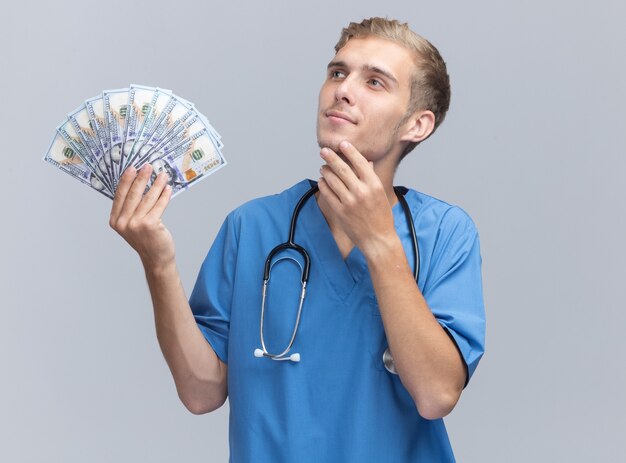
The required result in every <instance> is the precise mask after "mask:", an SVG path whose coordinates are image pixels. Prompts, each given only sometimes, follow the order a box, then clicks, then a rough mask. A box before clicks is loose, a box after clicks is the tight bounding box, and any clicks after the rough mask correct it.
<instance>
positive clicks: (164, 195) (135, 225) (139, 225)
mask: <svg viewBox="0 0 626 463" xmlns="http://www.w3.org/2000/svg"><path fill="white" fill-rule="evenodd" d="M151 175H152V166H151V165H150V164H145V165H144V166H143V167H142V168H141V169H140V170H139V172H137V171H136V170H135V169H134V168H133V167H129V168H128V169H126V171H125V172H124V174H123V175H122V177H121V178H120V183H119V184H118V187H117V191H116V193H115V198H114V200H113V206H112V208H111V217H110V219H109V225H111V228H113V229H114V230H115V231H116V232H117V233H119V234H120V235H121V236H122V238H124V239H125V240H126V241H127V242H128V244H130V245H131V246H132V248H133V249H135V251H137V253H138V254H139V257H140V258H141V260H142V262H143V264H144V267H146V269H148V268H151V269H159V268H164V267H166V266H168V265H171V264H173V263H174V258H175V249H174V240H173V238H172V235H171V234H170V232H169V231H168V230H167V228H165V226H164V225H163V223H162V222H161V217H162V215H163V212H164V211H165V208H166V207H167V205H168V203H169V200H170V198H171V196H172V188H171V187H170V186H169V185H168V184H167V174H166V173H165V172H162V173H160V174H159V175H158V176H157V178H156V180H155V181H154V183H153V184H152V186H151V187H150V189H149V190H148V192H147V193H146V194H145V195H144V191H145V189H146V185H147V184H148V181H149V180H150V176H151Z"/></svg>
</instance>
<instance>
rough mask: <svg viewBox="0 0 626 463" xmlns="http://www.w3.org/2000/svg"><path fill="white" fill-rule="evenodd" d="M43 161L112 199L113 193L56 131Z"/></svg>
mask: <svg viewBox="0 0 626 463" xmlns="http://www.w3.org/2000/svg"><path fill="white" fill-rule="evenodd" d="M43 159H44V161H46V162H48V163H50V164H52V165H53V166H55V167H57V168H58V169H60V170H62V171H63V172H66V173H67V174H69V175H71V176H72V177H74V178H75V179H76V180H78V181H80V182H81V183H84V184H85V185H88V186H90V187H91V188H93V189H94V190H96V191H98V192H100V193H102V194H103V195H105V196H106V197H107V198H111V199H113V194H112V193H111V192H110V191H109V190H108V189H107V188H106V187H105V186H104V183H102V182H101V181H100V179H99V178H98V177H97V176H96V175H95V174H94V173H93V172H92V171H91V169H89V167H87V165H86V164H85V163H84V162H83V160H82V159H81V158H80V156H78V155H77V154H76V151H74V150H73V149H72V148H71V147H70V146H69V144H68V143H67V142H66V141H65V139H64V138H63V137H62V136H61V134H59V133H57V134H56V135H55V137H54V139H53V140H52V143H50V146H49V147H48V151H46V154H45V156H44V158H43Z"/></svg>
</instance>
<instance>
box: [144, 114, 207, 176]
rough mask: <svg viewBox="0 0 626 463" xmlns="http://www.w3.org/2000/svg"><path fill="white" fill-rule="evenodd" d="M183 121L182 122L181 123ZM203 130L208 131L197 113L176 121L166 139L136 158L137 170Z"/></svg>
mask: <svg viewBox="0 0 626 463" xmlns="http://www.w3.org/2000/svg"><path fill="white" fill-rule="evenodd" d="M185 119H186V120H185ZM183 120H184V122H182V121H183ZM203 130H208V129H207V127H206V126H205V125H204V123H203V122H202V120H201V118H200V116H199V115H198V114H197V113H195V112H193V114H192V115H191V117H189V118H188V119H187V118H186V117H185V116H183V118H181V120H179V121H177V122H176V124H174V125H173V127H172V129H171V130H170V133H168V135H167V137H164V138H163V140H161V142H159V143H158V144H156V145H154V146H152V147H151V148H150V149H149V150H148V151H147V152H145V153H144V155H143V156H142V157H139V158H137V160H136V162H135V164H136V166H137V168H140V167H141V166H142V165H143V164H144V163H145V162H146V161H147V160H148V159H154V158H155V157H163V156H165V155H167V154H170V153H171V152H173V151H174V150H175V149H176V148H177V147H178V146H180V145H181V144H183V143H184V142H185V141H188V140H190V139H191V138H192V137H193V136H194V135H195V134H197V133H200V132H201V131H203Z"/></svg>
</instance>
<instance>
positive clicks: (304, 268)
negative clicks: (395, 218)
mask: <svg viewBox="0 0 626 463" xmlns="http://www.w3.org/2000/svg"><path fill="white" fill-rule="evenodd" d="M393 190H394V192H395V194H396V196H397V198H398V201H399V202H400V205H401V206H402V209H403V211H404V215H405V218H406V222H407V224H408V226H409V231H410V233H411V241H412V243H413V276H414V278H415V282H416V284H417V282H418V280H419V270H420V265H419V245H418V242H417V234H416V232H415V224H414V223H413V217H412V215H411V209H410V208H409V205H408V203H407V201H406V199H405V198H404V194H405V193H406V191H407V189H406V188H404V187H394V188H393ZM318 191H319V187H318V186H317V183H314V184H313V186H312V187H311V188H310V189H309V190H308V191H307V192H306V193H305V194H304V195H302V197H301V198H300V199H299V200H298V203H297V204H296V206H295V208H294V210H293V213H292V215H291V223H290V225H289V237H288V240H287V241H286V242H284V243H281V244H279V245H278V246H276V247H275V248H274V249H272V250H271V251H270V252H269V254H268V256H267V259H265V266H264V271H263V295H262V301H261V323H260V338H261V347H262V349H256V350H255V351H254V355H255V356H256V357H268V358H271V359H272V360H277V361H278V360H283V361H284V360H291V361H293V362H299V361H300V354H297V353H295V354H292V355H290V356H288V357H286V355H287V354H288V353H289V351H290V350H291V348H292V347H293V343H294V342H295V339H296V335H297V332H298V327H299V326H300V319H301V315H302V306H303V304H304V298H305V295H306V285H307V282H308V280H309V273H310V270H311V259H310V257H309V253H308V252H307V251H306V249H304V248H303V247H302V246H300V245H299V244H297V243H296V242H295V240H294V238H295V234H296V225H297V221H298V216H299V215H300V211H301V210H302V207H303V206H304V204H305V203H306V202H307V201H308V200H309V198H310V197H311V196H313V195H314V194H315V193H317V192H318ZM287 249H292V250H294V251H296V252H297V253H299V254H300V255H301V256H302V259H303V261H304V265H302V264H301V263H300V262H299V261H298V260H297V259H295V258H293V257H282V258H280V259H277V260H276V261H274V262H272V260H273V259H274V257H275V256H276V255H277V254H278V253H280V252H282V251H284V250H287ZM284 259H290V260H293V261H294V262H296V264H298V265H299V266H300V270H301V283H302V291H301V293H300V302H299V305H298V313H297V315H296V322H295V325H294V328H293V331H292V334H291V338H290V340H289V343H288V345H287V347H286V348H285V349H284V350H283V351H282V352H280V353H279V354H272V353H270V352H268V350H267V348H266V346H265V336H264V333H263V331H264V330H263V328H264V320H265V302H266V296H267V285H268V283H269V280H270V276H271V270H272V267H273V266H274V265H275V264H276V263H277V262H279V261H281V260H284ZM383 364H384V365H385V368H386V369H387V370H388V371H389V372H390V373H393V374H397V372H396V370H395V366H394V363H393V357H392V356H391V352H390V351H389V348H387V349H386V350H385V352H384V353H383Z"/></svg>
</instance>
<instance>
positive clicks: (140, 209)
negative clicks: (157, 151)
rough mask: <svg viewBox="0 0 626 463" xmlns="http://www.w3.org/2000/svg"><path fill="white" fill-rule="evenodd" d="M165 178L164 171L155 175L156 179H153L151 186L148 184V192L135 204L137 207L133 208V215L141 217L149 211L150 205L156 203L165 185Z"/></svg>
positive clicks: (166, 177)
mask: <svg viewBox="0 0 626 463" xmlns="http://www.w3.org/2000/svg"><path fill="white" fill-rule="evenodd" d="M167 179H168V176H167V174H166V173H165V172H161V173H160V174H159V175H157V178H156V180H155V181H154V183H153V184H152V186H150V189H149V190H148V192H147V193H146V194H145V195H143V199H142V200H141V202H140V203H139V205H138V206H137V209H135V212H134V214H133V215H135V216H136V217H143V216H145V215H147V214H148V213H149V212H150V210H151V209H152V207H153V206H154V205H155V204H156V202H157V200H158V199H159V198H160V197H161V193H162V192H163V190H164V189H165V187H166V186H167Z"/></svg>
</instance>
